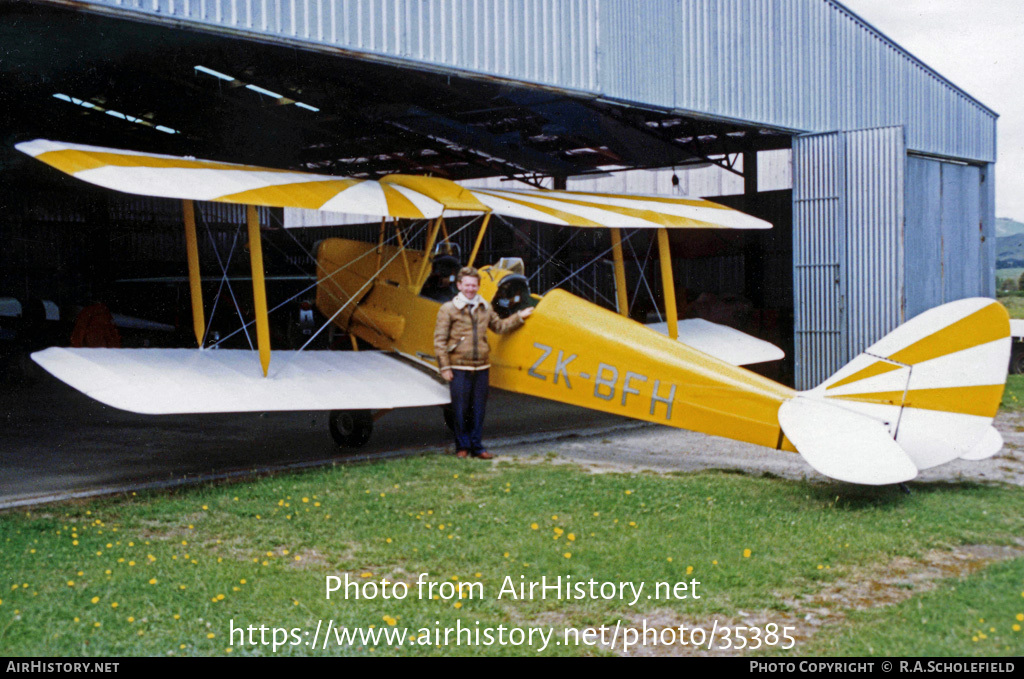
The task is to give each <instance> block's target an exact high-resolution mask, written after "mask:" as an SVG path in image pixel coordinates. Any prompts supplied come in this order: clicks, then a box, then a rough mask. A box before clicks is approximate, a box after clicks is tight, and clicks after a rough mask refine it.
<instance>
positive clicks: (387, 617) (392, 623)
mask: <svg viewBox="0 0 1024 679" xmlns="http://www.w3.org/2000/svg"><path fill="white" fill-rule="evenodd" d="M382 620H383V621H384V622H386V623H387V624H389V625H390V626H392V627H394V626H395V625H396V624H398V620H396V619H395V618H392V617H391V616H390V615H385V616H384V617H383V618H382Z"/></svg>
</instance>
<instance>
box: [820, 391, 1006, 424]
mask: <svg viewBox="0 0 1024 679" xmlns="http://www.w3.org/2000/svg"><path fill="white" fill-rule="evenodd" d="M829 398H834V399H844V400H848V401H863V402H865V403H879V404H882V405H894V406H899V405H903V406H906V407H908V408H920V409H921V410H941V411H943V412H947V413H961V414H963V415H978V416H980V417H995V415H996V411H997V410H998V409H999V402H1000V400H1002V398H1003V385H1002V384H991V385H983V386H975V387H942V388H938V389H911V390H910V391H908V392H907V397H906V401H904V400H903V392H902V391H880V392H878V393H874V394H849V395H843V396H830V397H829Z"/></svg>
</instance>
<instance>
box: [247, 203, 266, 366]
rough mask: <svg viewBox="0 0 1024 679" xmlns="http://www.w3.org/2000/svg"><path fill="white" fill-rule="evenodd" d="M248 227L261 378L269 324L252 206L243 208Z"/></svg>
mask: <svg viewBox="0 0 1024 679" xmlns="http://www.w3.org/2000/svg"><path fill="white" fill-rule="evenodd" d="M245 217H246V221H247V222H248V225H249V262H250V264H251V265H252V299H253V305H254V306H255V307H256V309H255V311H256V345H257V346H258V347H259V350H260V365H261V366H263V376H264V377H266V376H267V370H269V368H270V323H269V322H268V321H267V287H266V282H265V281H264V279H263V244H262V242H261V241H260V216H259V213H257V212H256V207H255V206H254V205H246V206H245Z"/></svg>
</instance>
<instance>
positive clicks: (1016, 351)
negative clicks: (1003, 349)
mask: <svg viewBox="0 0 1024 679" xmlns="http://www.w3.org/2000/svg"><path fill="white" fill-rule="evenodd" d="M1022 373H1024V343H1022V342H1014V343H1013V349H1012V350H1011V352H1010V374H1011V375H1020V374H1022Z"/></svg>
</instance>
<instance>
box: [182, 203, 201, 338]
mask: <svg viewBox="0 0 1024 679" xmlns="http://www.w3.org/2000/svg"><path fill="white" fill-rule="evenodd" d="M181 207H182V211H183V212H184V214H185V250H186V252H187V253H188V286H189V290H190V291H191V293H192V327H193V328H194V329H195V333H196V344H198V345H199V348H200V349H202V348H203V337H204V335H205V334H206V317H205V315H204V314H203V284H202V281H201V280H200V278H199V242H198V241H197V240H196V212H195V205H194V204H193V203H192V201H191V200H183V201H181Z"/></svg>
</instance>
